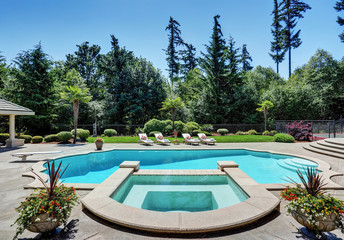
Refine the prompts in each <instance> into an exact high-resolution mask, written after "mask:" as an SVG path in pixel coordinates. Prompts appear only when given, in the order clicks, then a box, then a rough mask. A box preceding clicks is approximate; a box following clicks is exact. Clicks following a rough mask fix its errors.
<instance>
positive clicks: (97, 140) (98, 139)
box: [94, 138, 104, 143]
mask: <svg viewBox="0 0 344 240" xmlns="http://www.w3.org/2000/svg"><path fill="white" fill-rule="evenodd" d="M94 142H95V143H96V142H104V140H103V139H101V138H97V139H96V140H95V141H94Z"/></svg>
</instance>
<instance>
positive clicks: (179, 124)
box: [174, 121, 185, 133]
mask: <svg viewBox="0 0 344 240" xmlns="http://www.w3.org/2000/svg"><path fill="white" fill-rule="evenodd" d="M184 126H185V123H183V122H182V121H175V122H174V129H175V130H176V131H178V132H180V133H181V132H182V131H183V129H184Z"/></svg>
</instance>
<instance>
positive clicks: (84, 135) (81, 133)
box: [77, 130, 90, 142]
mask: <svg viewBox="0 0 344 240" xmlns="http://www.w3.org/2000/svg"><path fill="white" fill-rule="evenodd" d="M77 133H78V136H79V138H80V139H81V141H83V142H86V139H87V138H88V137H89V136H90V131H88V130H82V131H78V132H77Z"/></svg>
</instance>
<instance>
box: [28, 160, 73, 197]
mask: <svg viewBox="0 0 344 240" xmlns="http://www.w3.org/2000/svg"><path fill="white" fill-rule="evenodd" d="M52 162H53V163H52V164H51V165H50V162H48V174H49V185H48V184H47V183H46V181H44V179H43V178H42V177H41V176H39V175H38V174H37V173H35V172H34V171H32V170H31V172H33V173H34V174H35V175H36V176H37V177H38V179H39V181H41V183H42V184H43V186H44V188H45V191H46V193H47V196H48V198H49V199H51V198H52V196H53V194H54V190H55V187H56V186H58V184H59V180H60V179H61V177H62V175H63V174H64V172H65V171H66V170H67V168H68V166H69V164H68V165H67V167H66V168H65V169H64V170H63V171H62V168H61V164H62V162H60V164H59V165H58V167H57V169H56V170H55V161H54V160H53V161H52Z"/></svg>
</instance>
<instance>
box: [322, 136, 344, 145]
mask: <svg viewBox="0 0 344 240" xmlns="http://www.w3.org/2000/svg"><path fill="white" fill-rule="evenodd" d="M324 141H325V142H327V143H330V144H335V145H339V146H344V139H343V138H327V139H324Z"/></svg>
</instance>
